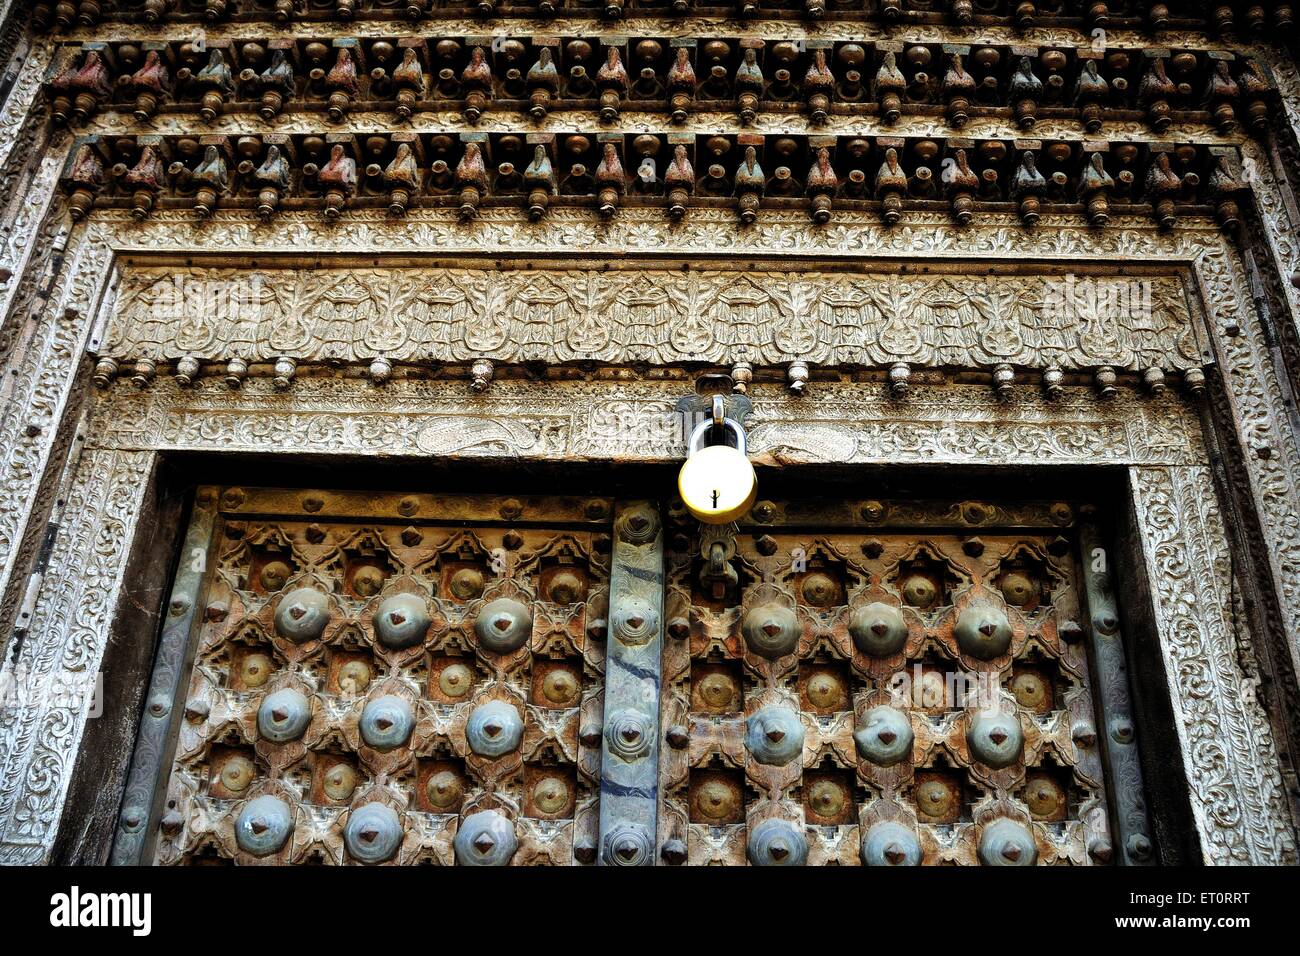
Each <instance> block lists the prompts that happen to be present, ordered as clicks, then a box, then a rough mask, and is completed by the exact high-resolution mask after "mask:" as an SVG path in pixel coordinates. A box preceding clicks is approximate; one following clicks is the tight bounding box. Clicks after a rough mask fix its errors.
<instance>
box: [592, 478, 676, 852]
mask: <svg viewBox="0 0 1300 956" xmlns="http://www.w3.org/2000/svg"><path fill="white" fill-rule="evenodd" d="M663 592H664V546H663V527H662V524H661V522H660V520H659V510H658V508H657V507H656V506H655V505H654V504H653V503H651V502H648V501H635V502H626V503H621V504H620V505H619V506H618V508H617V510H616V513H615V518H614V552H613V560H612V562H611V565H610V576H609V642H608V646H607V649H606V657H605V720H604V733H603V735H602V736H603V739H602V741H601V761H600V863H601V864H602V865H606V866H651V865H653V864H654V846H655V814H656V806H657V803H658V773H659V685H660V653H661V650H662V645H663V617H664V615H663Z"/></svg>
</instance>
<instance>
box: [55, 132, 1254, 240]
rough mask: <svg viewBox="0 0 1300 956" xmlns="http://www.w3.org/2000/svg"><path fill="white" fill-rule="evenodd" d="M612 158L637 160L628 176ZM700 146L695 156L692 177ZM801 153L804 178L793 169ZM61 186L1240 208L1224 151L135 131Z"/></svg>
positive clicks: (72, 189)
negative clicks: (133, 137)
mask: <svg viewBox="0 0 1300 956" xmlns="http://www.w3.org/2000/svg"><path fill="white" fill-rule="evenodd" d="M760 151H761V155H760ZM624 156H628V157H629V158H630V159H631V158H634V159H635V171H634V172H632V173H631V174H629V173H628V171H627V168H626V167H625V165H624ZM697 159H698V160H700V161H702V162H701V165H702V166H704V167H705V168H704V169H703V170H702V171H701V172H698V173H697V171H696V168H695V163H696V161H697ZM765 162H766V163H769V164H770V166H769V168H770V169H771V172H770V173H769V172H767V171H765V170H764V167H763V164H764V163H765ZM804 164H807V172H806V174H805V175H804V176H803V178H802V181H800V179H799V178H798V177H797V176H796V174H795V172H794V170H795V169H800V168H803V165H804ZM628 165H632V163H629V164H628ZM837 167H838V168H837ZM63 183H64V187H65V189H66V190H68V192H69V193H70V194H71V200H70V207H71V214H72V216H73V218H74V219H81V218H84V216H86V215H87V214H88V213H89V211H90V210H91V208H92V207H93V206H94V205H95V204H96V203H97V202H98V203H99V204H100V205H108V206H119V205H127V206H128V207H129V208H131V209H132V210H133V212H134V215H136V216H137V217H138V218H144V217H145V216H147V215H148V214H149V213H150V211H151V210H152V209H153V208H154V207H155V206H156V205H157V204H158V202H159V199H160V198H162V197H165V198H166V199H168V200H170V201H172V202H173V203H175V204H178V205H181V206H188V207H190V208H192V209H193V210H194V211H195V212H196V213H197V214H198V215H199V216H200V217H206V216H209V215H211V214H212V212H213V210H215V209H216V208H217V206H218V205H219V204H221V205H226V206H230V207H233V208H252V209H254V210H255V211H256V213H257V215H258V216H260V217H261V218H262V219H264V220H265V219H270V218H271V217H272V216H273V215H274V214H275V212H276V211H277V210H278V209H281V208H286V207H288V208H294V207H301V206H303V205H310V206H316V207H319V208H321V209H322V211H323V214H324V216H325V217H326V218H327V219H331V220H332V219H337V218H338V217H339V216H340V215H341V213H342V212H343V210H344V208H345V207H347V206H348V205H354V206H355V205H363V206H366V205H370V206H373V205H384V204H386V205H387V207H388V210H389V212H390V214H392V215H394V216H400V215H404V214H405V213H406V211H407V210H408V209H409V208H410V207H411V206H413V205H451V206H456V205H459V208H460V215H461V218H462V219H464V220H469V219H472V218H474V216H475V215H477V211H478V209H479V207H480V205H482V204H483V203H485V202H494V201H495V202H496V203H498V204H500V203H502V202H506V203H520V202H522V203H523V205H524V207H525V208H526V209H527V210H528V214H529V216H530V217H531V218H533V219H534V220H536V219H540V218H541V217H542V216H543V215H545V213H546V210H547V208H548V207H549V206H550V205H551V203H552V200H553V199H554V198H556V197H573V198H575V199H577V200H578V201H579V202H582V201H583V200H584V199H589V198H590V197H594V198H595V201H596V206H597V209H598V210H599V213H600V215H602V216H604V217H606V218H608V217H611V216H613V215H614V214H615V213H616V212H617V210H618V207H619V206H620V204H622V203H624V202H628V201H633V202H663V201H666V205H667V211H668V214H669V216H670V217H671V218H673V219H680V218H681V217H682V216H684V215H685V214H686V210H687V207H688V206H689V205H690V204H691V203H692V202H700V201H704V202H707V201H708V200H715V201H729V202H734V203H735V206H736V209H737V212H738V214H739V216H740V218H741V221H742V222H744V223H746V224H748V223H751V222H753V221H754V220H755V219H756V218H757V216H758V212H759V209H760V207H761V205H762V203H763V201H765V200H766V201H769V202H773V201H779V200H797V199H800V198H803V199H806V200H807V202H808V204H809V209H810V213H811V215H812V218H813V220H814V221H815V222H817V223H825V222H828V221H829V220H830V218H831V213H832V209H833V208H835V207H836V206H840V207H842V208H843V207H847V208H852V203H854V202H855V201H856V202H868V201H874V202H876V203H878V204H879V208H880V210H881V213H882V215H883V217H884V220H885V222H886V223H888V224H893V223H896V222H898V221H899V219H900V218H901V216H902V213H903V210H904V208H907V207H912V208H930V207H928V206H926V205H924V204H925V203H929V202H947V203H949V204H950V207H951V210H952V213H953V215H954V217H955V218H956V219H957V221H958V222H959V223H961V224H963V225H964V224H966V223H969V222H970V221H971V220H972V218H973V217H974V216H975V214H976V213H977V212H978V211H980V210H989V209H996V208H997V207H996V206H994V207H990V206H987V205H984V204H986V203H1006V202H1009V203H1014V204H1015V206H1014V208H1015V209H1016V210H1017V211H1018V212H1019V215H1020V217H1021V219H1022V220H1023V221H1024V222H1025V223H1026V224H1027V225H1032V224H1033V223H1034V222H1036V221H1037V220H1038V218H1039V216H1040V214H1041V212H1042V210H1043V207H1044V206H1045V205H1051V204H1058V205H1071V204H1075V203H1079V204H1083V206H1084V207H1085V211H1086V214H1087V216H1088V218H1089V221H1090V222H1092V223H1093V224H1094V225H1105V224H1106V223H1107V222H1108V221H1109V218H1110V215H1111V212H1112V208H1111V207H1112V204H1113V203H1117V202H1118V203H1121V204H1133V203H1144V204H1149V206H1150V211H1151V213H1152V214H1153V215H1154V216H1155V218H1156V220H1157V221H1158V222H1159V223H1160V224H1161V225H1162V226H1164V227H1169V226H1172V225H1174V223H1175V222H1176V220H1177V215H1178V207H1179V206H1183V207H1187V206H1191V207H1199V208H1194V209H1193V211H1195V212H1198V213H1203V212H1206V211H1208V209H1207V208H1205V207H1208V206H1213V209H1214V213H1215V215H1216V216H1217V218H1218V219H1219V221H1220V223H1221V224H1222V225H1223V226H1225V227H1226V228H1230V229H1231V228H1235V227H1236V226H1237V224H1238V220H1239V211H1238V208H1237V203H1236V196H1237V194H1238V193H1239V192H1241V190H1243V189H1244V188H1245V187H1246V185H1247V183H1246V179H1245V177H1244V175H1243V173H1242V171H1241V169H1240V165H1239V160H1238V157H1237V154H1236V151H1235V149H1233V148H1230V147H1203V146H1195V145H1182V146H1176V147H1143V146H1141V145H1139V144H1133V143H1126V144H1118V145H1115V146H1107V145H1106V144H1099V143H1093V144H1082V145H1080V144H1070V143H1063V142H1058V143H1048V144H1046V145H1044V144H1043V143H1042V142H1040V141H1037V140H1028V141H1027V140H1017V141H1014V142H1012V143H1010V144H1008V143H1007V142H1004V141H1002V140H984V141H980V142H978V143H976V142H975V141H973V140H957V139H954V140H948V141H946V142H944V141H939V140H931V139H911V140H909V139H903V138H893V137H876V138H875V141H874V143H873V142H872V141H871V140H870V139H867V138H863V137H856V138H849V137H840V138H838V139H837V138H835V137H762V136H757V135H752V134H740V135H738V136H736V137H727V136H709V137H704V136H701V137H699V138H698V140H697V138H696V137H694V136H677V135H674V134H668V135H667V136H656V135H651V134H642V135H631V134H627V135H625V134H601V135H600V136H599V137H592V136H589V135H585V134H572V135H560V136H556V135H554V134H527V135H523V134H500V135H494V136H491V137H489V136H488V135H487V134H483V133H467V134H462V135H461V136H460V137H459V138H456V137H452V136H450V135H446V134H435V135H432V136H426V137H423V138H422V137H420V136H418V135H416V134H394V135H392V136H386V135H373V136H366V137H353V136H350V135H345V134H332V135H330V136H297V137H290V136H284V135H268V136H265V137H256V136H242V137H237V138H235V137H225V136H205V137H201V138H199V139H195V138H192V137H158V136H149V137H143V136H142V137H138V138H137V139H136V140H134V141H132V140H129V139H118V140H115V141H113V143H112V145H111V146H110V144H109V143H108V141H107V140H106V139H104V138H101V137H86V138H84V139H82V140H81V141H80V145H79V147H78V148H77V149H76V150H74V152H73V154H72V156H71V157H70V159H69V162H68V166H67V168H66V169H65V171H64V175H63ZM778 204H779V203H778Z"/></svg>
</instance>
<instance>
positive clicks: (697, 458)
mask: <svg viewBox="0 0 1300 956" xmlns="http://www.w3.org/2000/svg"><path fill="white" fill-rule="evenodd" d="M720 424H721V425H722V427H723V428H724V429H730V430H731V431H732V432H734V433H735V436H736V445H735V447H733V446H731V445H708V446H704V436H705V435H706V434H707V433H708V431H709V429H711V428H713V427H714V421H713V420H712V419H708V420H705V421H703V422H700V424H699V425H697V426H695V430H694V431H692V432H691V440H690V442H689V443H688V444H687V453H686V461H685V463H684V464H683V465H682V470H681V471H680V472H679V473H678V475H677V491H678V493H679V494H680V495H681V496H682V501H683V502H684V503H685V505H686V510H687V511H689V512H690V513H691V514H693V515H694V516H695V517H696V518H698V519H699V520H700V521H702V522H704V523H705V524H726V523H727V522H729V521H739V520H740V519H741V518H743V517H744V516H745V515H746V514H748V513H749V509H750V508H752V507H753V506H754V499H755V498H756V497H757V496H758V475H756V474H755V473H754V466H753V465H752V464H750V461H749V456H748V455H747V454H746V452H745V430H744V429H743V428H741V427H740V425H739V423H737V422H735V421H733V420H732V419H730V418H722V419H721V420H720Z"/></svg>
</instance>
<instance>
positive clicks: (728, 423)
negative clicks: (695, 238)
mask: <svg viewBox="0 0 1300 956" xmlns="http://www.w3.org/2000/svg"><path fill="white" fill-rule="evenodd" d="M713 427H714V421H713V419H712V418H706V419H705V420H704V421H702V422H700V423H699V424H698V425H696V426H695V428H694V429H693V430H692V431H691V438H690V441H688V442H687V443H686V456H687V457H688V458H689V457H690V456H691V455H693V454H695V452H696V451H698V450H699V448H701V447H704V446H703V445H701V442H703V441H704V436H705V435H706V434H707V433H708V432H709V431H710V429H712V428H713ZM722 428H723V431H724V432H725V431H726V429H728V428H729V429H731V430H732V431H733V432H735V433H736V450H737V451H738V452H740V453H741V454H742V455H748V454H749V451H748V450H747V448H748V442H746V440H745V429H744V428H743V427H741V424H740V422H738V421H736V420H735V419H734V418H724V419H722ZM724 437H725V435H724Z"/></svg>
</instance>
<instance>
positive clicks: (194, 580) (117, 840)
mask: <svg viewBox="0 0 1300 956" xmlns="http://www.w3.org/2000/svg"><path fill="white" fill-rule="evenodd" d="M217 500H218V495H217V489H216V488H214V487H208V486H204V487H201V488H199V489H197V490H196V491H195V493H194V511H193V514H192V516H191V517H190V525H189V529H188V530H187V531H186V533H185V544H184V546H183V547H182V549H181V556H180V561H179V564H178V566H177V568H176V577H175V579H174V580H173V582H172V593H171V598H170V599H169V600H168V602H167V611H166V617H165V619H164V621H163V626H162V634H161V636H160V637H159V641H158V655H157V658H156V659H155V663H154V669H153V675H152V677H150V679H149V693H148V696H147V697H146V698H145V705H144V713H143V714H142V715H141V717H140V731H139V735H138V736H137V738H136V744H135V752H134V753H133V754H132V756H131V771H130V774H129V776H128V777H127V781H126V793H125V795H124V796H123V798H122V810H121V812H120V814H119V815H118V822H117V833H116V835H115V836H114V838H113V851H112V854H111V855H110V857H109V863H110V864H111V865H113V866H140V865H142V864H145V863H147V862H149V859H150V857H151V856H152V853H151V852H150V848H151V847H152V845H153V839H152V837H153V835H154V833H156V832H157V830H158V827H159V826H160V825H163V824H164V821H162V820H160V819H159V816H160V812H161V810H162V802H163V800H164V798H165V797H166V794H167V787H166V778H167V775H168V774H169V773H170V772H171V765H172V752H173V750H174V748H175V746H176V734H175V733H174V730H175V726H176V720H177V719H178V718H179V716H180V712H181V701H182V699H183V696H184V694H185V691H186V689H187V687H188V683H189V673H190V657H191V654H192V652H193V644H194V642H193V640H192V638H193V635H194V622H195V618H196V616H197V614H198V609H199V607H200V606H202V603H203V593H202V592H203V588H204V582H205V581H206V579H207V570H208V559H209V557H210V555H209V550H210V549H211V546H212V535H213V530H214V529H215V526H216V519H217Z"/></svg>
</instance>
